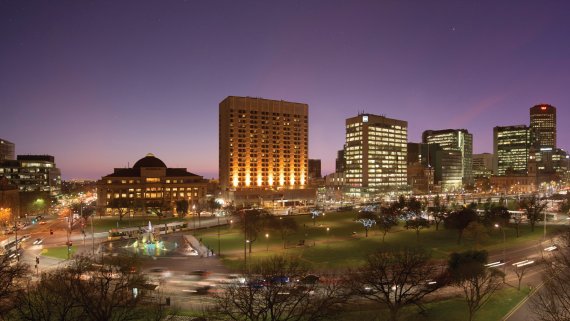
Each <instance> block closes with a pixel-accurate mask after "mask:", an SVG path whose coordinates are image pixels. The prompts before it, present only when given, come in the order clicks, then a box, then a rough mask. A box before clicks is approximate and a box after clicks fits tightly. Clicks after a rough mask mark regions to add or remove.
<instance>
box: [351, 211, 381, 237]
mask: <svg viewBox="0 0 570 321" xmlns="http://www.w3.org/2000/svg"><path fill="white" fill-rule="evenodd" d="M377 220H378V215H376V213H374V212H368V211H362V212H359V213H358V215H357V216H356V221H357V222H359V223H361V224H362V227H364V231H365V232H366V237H368V230H370V229H371V228H372V227H373V226H374V225H376V221H377Z"/></svg>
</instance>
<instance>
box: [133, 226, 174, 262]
mask: <svg viewBox="0 0 570 321" xmlns="http://www.w3.org/2000/svg"><path fill="white" fill-rule="evenodd" d="M127 247H129V248H132V249H134V250H135V251H136V253H137V254H144V255H151V256H155V255H162V254H164V253H162V252H165V251H167V250H168V249H167V248H166V246H165V242H164V241H162V240H160V239H159V238H157V237H156V236H155V235H154V228H153V227H152V224H151V223H150V221H149V222H148V228H147V229H146V232H145V233H141V234H140V235H139V236H138V237H137V239H136V240H135V241H134V242H133V243H132V244H130V245H127Z"/></svg>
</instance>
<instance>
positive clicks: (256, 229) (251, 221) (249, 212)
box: [239, 209, 275, 253]
mask: <svg viewBox="0 0 570 321" xmlns="http://www.w3.org/2000/svg"><path fill="white" fill-rule="evenodd" d="M274 220H275V216H273V215H270V214H269V213H268V212H267V211H265V210H259V209H243V210H240V211H239V223H240V225H241V230H242V231H243V232H244V237H245V239H246V240H247V241H248V242H247V244H248V245H249V253H251V247H252V245H253V243H255V241H257V237H258V235H259V233H260V232H261V231H262V230H263V229H265V228H270V227H271V226H275V223H274Z"/></svg>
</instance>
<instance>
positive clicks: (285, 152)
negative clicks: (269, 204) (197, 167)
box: [219, 96, 309, 198]
mask: <svg viewBox="0 0 570 321" xmlns="http://www.w3.org/2000/svg"><path fill="white" fill-rule="evenodd" d="M308 118H309V106H308V105H307V104H302V103H294V102H287V101H282V100H270V99H262V98H252V97H235V96H229V97H227V98H226V99H224V100H223V101H222V102H221V103H220V128H219V130H220V135H219V139H220V145H219V148H220V150H219V153H220V154H219V157H220V159H219V169H220V186H221V188H222V190H223V191H225V192H236V191H252V190H253V191H262V190H265V191H269V190H277V189H279V190H287V189H300V188H304V187H305V186H306V184H307V180H308V175H309V170H308V150H309V148H308V143H309V125H308V121H309V119H308ZM261 195H262V194H259V195H258V196H255V197H259V198H262V197H264V196H261ZM252 197H254V196H253V195H252Z"/></svg>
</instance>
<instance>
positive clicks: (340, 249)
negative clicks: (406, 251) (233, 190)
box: [199, 212, 562, 270]
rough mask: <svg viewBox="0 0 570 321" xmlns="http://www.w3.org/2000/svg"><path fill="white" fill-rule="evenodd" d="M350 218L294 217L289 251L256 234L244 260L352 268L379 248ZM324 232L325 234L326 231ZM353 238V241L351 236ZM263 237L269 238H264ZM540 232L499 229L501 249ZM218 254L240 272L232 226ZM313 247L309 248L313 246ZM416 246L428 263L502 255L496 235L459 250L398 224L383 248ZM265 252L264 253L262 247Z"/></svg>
mask: <svg viewBox="0 0 570 321" xmlns="http://www.w3.org/2000/svg"><path fill="white" fill-rule="evenodd" d="M355 216H356V214H355V213H353V212H344V213H328V214H327V215H325V216H324V217H319V218H317V220H316V222H315V223H316V224H315V225H313V222H312V220H311V218H310V216H296V217H295V219H296V220H297V221H298V223H299V227H300V228H299V231H297V232H296V233H295V234H292V235H290V236H288V237H287V241H288V242H289V243H290V244H291V245H292V247H290V248H288V249H284V248H283V243H284V241H283V239H282V238H281V235H280V233H279V231H276V230H267V231H262V232H261V233H259V236H258V239H257V240H256V241H255V242H254V243H253V245H252V253H251V256H249V254H248V260H251V261H255V260H258V259H260V258H263V257H267V256H269V255H275V254H290V255H296V256H299V257H300V258H301V259H303V260H304V261H306V262H307V263H309V264H310V265H312V267H313V268H315V269H337V268H346V267H350V266H354V265H355V264H359V263H361V262H362V261H363V260H364V258H365V257H366V256H367V255H368V254H371V253H373V252H374V251H376V250H377V249H378V248H379V247H380V246H382V235H381V232H380V230H378V229H372V230H370V231H369V233H368V237H367V238H366V237H365V233H364V228H363V227H362V225H361V224H360V223H358V222H355V221H354V218H355ZM327 227H328V228H329V232H328V233H327V230H326V228H327ZM560 228H562V227H561V226H548V231H549V233H550V234H552V233H554V232H555V231H556V230H558V229H560ZM353 232H356V235H354V236H353ZM199 233H200V234H199V237H200V238H202V240H203V242H204V243H205V244H206V245H207V246H209V247H211V248H213V249H214V250H215V251H216V252H218V251H217V249H218V234H217V228H209V229H204V230H202V231H200V232H199ZM265 233H269V238H267V239H266V238H265ZM542 235H543V231H542V226H537V227H536V228H535V230H534V232H531V230H530V226H527V225H522V226H521V227H520V237H518V238H517V237H516V230H515V229H514V228H512V227H508V228H505V237H506V248H507V249H508V248H511V247H520V246H533V245H535V244H536V242H538V241H539V240H541V239H542ZM299 240H305V244H307V245H310V246H304V247H296V246H294V245H296V244H297V243H298V242H299ZM220 243H221V252H222V255H223V257H224V264H225V265H226V266H227V267H228V268H230V269H236V270H238V269H240V268H241V267H243V257H244V247H243V244H244V243H245V240H244V238H243V234H242V233H241V230H239V227H238V226H236V225H235V224H234V225H233V226H230V227H222V228H221V229H220ZM313 244H314V246H313ZM417 244H420V245H421V246H423V247H425V248H427V249H428V250H430V251H432V255H433V257H434V259H446V258H447V257H448V256H449V254H450V253H452V252H455V251H462V250H466V249H474V248H477V249H485V250H488V251H495V252H497V251H501V250H502V249H503V246H504V244H503V234H502V232H501V231H500V230H498V229H491V230H490V231H489V235H488V237H486V239H484V240H482V241H480V242H479V244H477V243H476V242H475V241H474V240H472V239H470V238H469V237H467V236H465V237H464V240H463V242H462V244H457V231H455V230H446V229H444V228H443V227H442V226H440V227H439V230H438V231H436V230H435V227H433V226H432V227H430V228H429V229H424V230H422V231H421V232H420V236H419V240H417V239H416V233H415V231H413V230H406V229H404V228H403V223H400V225H399V226H398V227H395V228H394V229H392V231H390V232H389V233H388V234H387V235H386V239H385V243H384V245H385V246H414V245H417ZM268 246H269V251H267V247H268Z"/></svg>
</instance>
